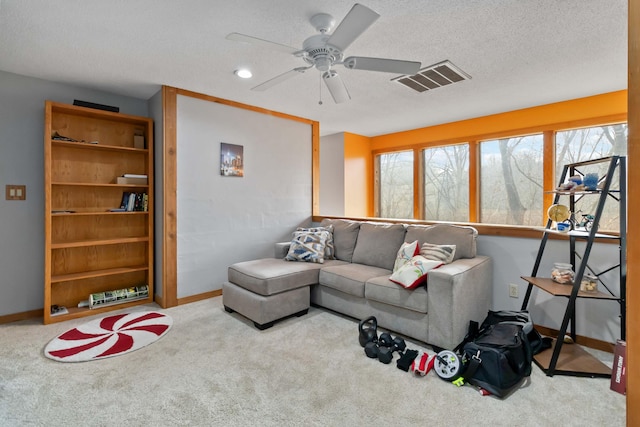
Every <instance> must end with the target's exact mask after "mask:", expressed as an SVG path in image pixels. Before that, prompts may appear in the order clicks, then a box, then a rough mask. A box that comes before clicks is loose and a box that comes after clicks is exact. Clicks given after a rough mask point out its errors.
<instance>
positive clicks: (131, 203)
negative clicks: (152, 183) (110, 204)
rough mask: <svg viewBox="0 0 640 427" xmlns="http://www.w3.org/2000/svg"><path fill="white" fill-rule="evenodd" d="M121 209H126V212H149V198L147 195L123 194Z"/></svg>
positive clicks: (126, 192) (128, 192)
mask: <svg viewBox="0 0 640 427" xmlns="http://www.w3.org/2000/svg"><path fill="white" fill-rule="evenodd" d="M145 200H146V203H145ZM120 209H124V211H126V212H147V210H148V209H149V196H148V195H147V193H137V192H132V191H125V192H123V193H122V200H121V201H120ZM116 212H122V211H116Z"/></svg>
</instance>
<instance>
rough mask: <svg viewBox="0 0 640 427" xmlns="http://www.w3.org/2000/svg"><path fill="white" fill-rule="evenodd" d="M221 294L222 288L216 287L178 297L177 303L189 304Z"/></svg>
mask: <svg viewBox="0 0 640 427" xmlns="http://www.w3.org/2000/svg"><path fill="white" fill-rule="evenodd" d="M220 295H222V289H218V290H215V291H210V292H204V293H202V294H196V295H189V296H188V297H184V298H178V305H183V304H189V303H192V302H196V301H202V300H205V299H209V298H213V297H219V296H220Z"/></svg>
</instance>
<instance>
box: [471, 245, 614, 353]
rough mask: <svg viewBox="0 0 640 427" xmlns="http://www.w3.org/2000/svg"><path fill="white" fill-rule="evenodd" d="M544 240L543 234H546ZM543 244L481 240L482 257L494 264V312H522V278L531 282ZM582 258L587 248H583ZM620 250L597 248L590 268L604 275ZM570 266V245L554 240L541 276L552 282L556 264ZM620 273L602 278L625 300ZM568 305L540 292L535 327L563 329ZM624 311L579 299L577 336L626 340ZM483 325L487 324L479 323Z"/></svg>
mask: <svg viewBox="0 0 640 427" xmlns="http://www.w3.org/2000/svg"><path fill="white" fill-rule="evenodd" d="M540 234H541V235H542V233H540ZM539 246H540V240H538V239H520V238H511V237H497V236H479V238H478V253H480V254H482V255H488V256H490V257H491V258H492V259H493V267H494V268H493V308H494V309H496V310H519V309H520V307H521V306H522V301H523V299H524V295H525V292H526V290H527V282H525V281H524V280H523V279H521V276H530V275H531V272H532V269H533V264H534V262H535V259H536V254H537V253H538V248H539ZM577 248H578V251H579V252H582V251H583V249H584V243H579V244H578V245H577ZM618 254H619V250H618V245H616V244H602V243H599V244H598V243H597V244H595V245H594V247H593V249H592V251H591V256H590V258H589V263H588V264H589V266H591V267H592V268H594V269H595V270H596V271H603V270H605V269H607V268H609V267H611V266H613V265H615V264H617V263H618ZM568 261H569V243H568V241H560V240H549V241H548V242H547V246H546V249H545V253H544V257H543V258H542V262H541V264H540V268H539V270H538V275H539V276H546V277H549V274H550V272H551V269H552V267H553V263H554V262H568ZM618 271H619V270H618V269H615V270H614V271H611V272H609V273H607V274H605V275H603V276H602V279H603V281H605V282H606V283H607V285H608V286H609V287H610V289H611V290H612V291H613V292H614V293H615V294H616V295H620V283H619V280H618ZM511 283H513V284H516V285H518V288H519V297H518V298H511V297H509V284H511ZM566 306H567V299H566V298H564V297H552V296H550V295H549V294H547V293H546V292H544V291H541V290H537V289H535V288H534V291H533V293H532V298H531V301H530V303H529V311H530V312H531V317H532V319H533V321H534V323H536V324H539V325H544V326H547V327H550V328H554V329H560V325H561V323H562V318H563V316H564V311H565V309H566ZM619 315H620V306H619V304H618V303H617V302H616V301H609V300H593V299H584V298H579V299H578V301H577V303H576V325H577V327H576V332H577V334H578V335H584V336H588V337H592V338H596V339H600V340H604V341H608V342H615V340H616V339H619V338H620V317H619ZM478 320H482V319H478Z"/></svg>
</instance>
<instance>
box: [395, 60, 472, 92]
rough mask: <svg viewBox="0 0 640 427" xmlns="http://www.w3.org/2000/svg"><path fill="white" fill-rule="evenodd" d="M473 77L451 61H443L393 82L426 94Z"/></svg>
mask: <svg viewBox="0 0 640 427" xmlns="http://www.w3.org/2000/svg"><path fill="white" fill-rule="evenodd" d="M470 78H471V76H470V75H469V74H467V73H465V72H464V71H462V70H461V69H460V68H458V67H456V66H455V65H453V64H452V63H451V62H450V61H442V62H439V63H437V64H434V65H430V66H428V67H426V68H423V69H422V70H420V71H419V72H418V74H414V75H413V76H399V77H396V78H394V79H391V80H392V81H395V82H398V83H400V84H403V85H405V86H407V87H409V88H411V89H413V90H415V91H416V92H426V91H428V90H430V89H437V88H439V87H442V86H447V85H450V84H452V83H457V82H461V81H463V80H469V79H470Z"/></svg>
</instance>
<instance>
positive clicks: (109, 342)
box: [44, 311, 173, 362]
mask: <svg viewBox="0 0 640 427" xmlns="http://www.w3.org/2000/svg"><path fill="white" fill-rule="evenodd" d="M172 324H173V320H172V319H171V317H169V316H167V315H166V314H163V313H159V312H157V311H143V312H136V313H129V314H126V313H125V314H116V315H113V316H108V317H104V318H102V319H96V320H92V321H90V322H87V323H85V324H84V325H82V326H78V327H75V328H73V329H70V330H68V331H67V332H65V333H63V334H60V335H58V336H57V337H55V338H54V339H53V340H51V341H50V342H49V344H47V346H46V347H45V349H44V354H45V356H47V357H48V358H50V359H53V360H57V361H59V362H86V361H89V360H98V359H104V358H107V357H113V356H120V355H122V354H127V353H130V352H132V351H134V350H137V349H139V348H142V347H145V346H147V345H149V344H151V343H153V342H154V341H156V340H158V339H159V338H160V337H162V336H163V335H164V334H166V333H167V332H168V331H169V328H171V325H172Z"/></svg>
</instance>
